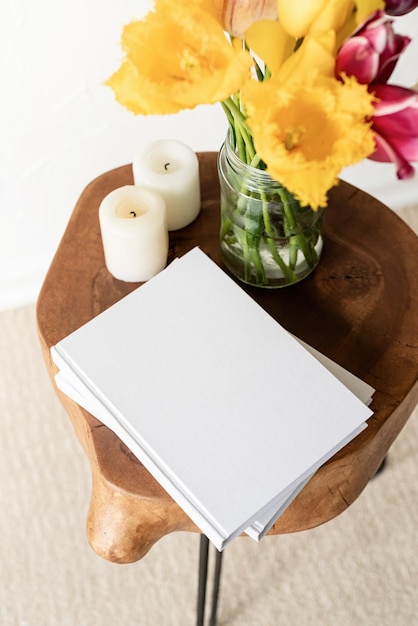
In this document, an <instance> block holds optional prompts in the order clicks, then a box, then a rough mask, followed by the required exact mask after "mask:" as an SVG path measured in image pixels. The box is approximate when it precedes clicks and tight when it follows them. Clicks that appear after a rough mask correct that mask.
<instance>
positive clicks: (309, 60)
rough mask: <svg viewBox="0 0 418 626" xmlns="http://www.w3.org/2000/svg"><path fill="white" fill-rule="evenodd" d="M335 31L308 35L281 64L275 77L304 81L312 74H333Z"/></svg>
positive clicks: (284, 80)
mask: <svg viewBox="0 0 418 626" xmlns="http://www.w3.org/2000/svg"><path fill="white" fill-rule="evenodd" d="M335 41H336V38H335V32H334V31H333V30H329V31H328V32H326V33H325V32H324V33H319V34H318V35H308V36H306V37H305V38H304V40H303V42H302V44H301V46H300V47H299V48H298V50H297V51H296V52H295V53H294V54H292V55H291V56H289V58H288V59H287V60H286V61H285V62H284V63H283V65H282V66H281V68H280V70H279V72H278V74H277V78H278V79H279V80H280V81H281V82H282V83H284V82H289V81H292V80H296V81H299V82H301V81H304V80H309V79H310V78H312V76H313V75H317V74H322V75H323V76H334V71H335V57H334V52H335Z"/></svg>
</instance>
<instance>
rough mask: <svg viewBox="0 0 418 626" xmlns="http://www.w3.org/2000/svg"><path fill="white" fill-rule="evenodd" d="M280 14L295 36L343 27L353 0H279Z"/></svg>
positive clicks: (287, 29)
mask: <svg viewBox="0 0 418 626" xmlns="http://www.w3.org/2000/svg"><path fill="white" fill-rule="evenodd" d="M277 5H278V16H279V21H280V22H281V24H282V26H283V28H284V29H285V30H286V31H287V32H288V33H289V34H290V35H292V36H293V37H295V38H300V37H305V36H306V35H308V34H312V33H315V32H316V33H317V32H321V31H328V30H334V31H338V30H340V29H341V28H342V26H343V25H344V23H345V22H346V20H347V19H348V18H349V16H350V14H351V12H352V9H353V0H278V2H277Z"/></svg>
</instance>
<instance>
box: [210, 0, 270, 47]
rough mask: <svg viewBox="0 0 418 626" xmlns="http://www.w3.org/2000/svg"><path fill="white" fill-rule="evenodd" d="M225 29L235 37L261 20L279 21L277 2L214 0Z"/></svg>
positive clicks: (217, 13) (242, 34) (265, 0)
mask: <svg viewBox="0 0 418 626" xmlns="http://www.w3.org/2000/svg"><path fill="white" fill-rule="evenodd" d="M212 1H213V6H214V9H215V12H216V15H217V17H218V20H219V21H220V22H221V24H222V27H223V29H224V30H225V31H226V32H228V33H229V34H230V35H233V36H234V37H241V38H243V37H244V33H245V31H246V30H247V28H249V26H251V24H253V23H254V22H258V21H259V20H276V19H277V0H212Z"/></svg>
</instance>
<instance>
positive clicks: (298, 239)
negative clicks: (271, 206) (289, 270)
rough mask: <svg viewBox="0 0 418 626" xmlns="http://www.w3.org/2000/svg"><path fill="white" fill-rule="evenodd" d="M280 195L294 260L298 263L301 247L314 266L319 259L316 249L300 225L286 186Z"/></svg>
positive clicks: (308, 261)
mask: <svg viewBox="0 0 418 626" xmlns="http://www.w3.org/2000/svg"><path fill="white" fill-rule="evenodd" d="M279 196H280V199H281V201H282V205H283V213H284V216H285V218H286V222H287V223H288V226H289V232H288V236H289V244H290V246H291V248H290V252H291V255H292V257H293V258H292V262H293V263H294V264H295V265H296V261H297V252H298V249H299V248H300V250H301V251H302V254H303V256H304V257H305V259H306V262H307V264H308V265H309V267H313V266H314V265H315V264H316V262H317V261H318V255H317V253H316V250H315V248H314V247H313V246H312V245H310V243H309V241H307V239H306V237H305V236H304V234H303V232H302V230H301V228H300V226H299V225H298V223H297V220H296V217H295V215H294V212H293V209H292V207H291V206H290V202H289V196H288V193H287V192H286V190H285V189H284V188H282V189H280V190H279Z"/></svg>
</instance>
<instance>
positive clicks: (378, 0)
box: [355, 0, 386, 26]
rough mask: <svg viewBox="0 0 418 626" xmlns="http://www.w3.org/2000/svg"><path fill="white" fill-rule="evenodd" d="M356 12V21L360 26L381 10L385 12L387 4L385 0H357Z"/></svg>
mask: <svg viewBox="0 0 418 626" xmlns="http://www.w3.org/2000/svg"><path fill="white" fill-rule="evenodd" d="M355 5H356V12H355V20H356V25H357V26H358V25H359V24H361V23H362V22H364V20H366V19H367V18H368V17H369V15H371V13H373V12H374V11H378V10H379V9H381V10H382V11H384V10H385V6H386V2H385V1H384V0H355Z"/></svg>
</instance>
